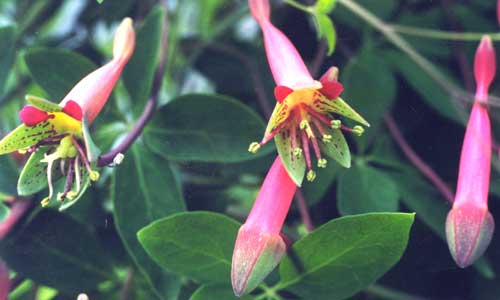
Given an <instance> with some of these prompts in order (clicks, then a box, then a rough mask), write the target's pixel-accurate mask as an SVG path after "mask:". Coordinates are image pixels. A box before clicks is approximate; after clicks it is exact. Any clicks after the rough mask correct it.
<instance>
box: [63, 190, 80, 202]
mask: <svg viewBox="0 0 500 300" xmlns="http://www.w3.org/2000/svg"><path fill="white" fill-rule="evenodd" d="M77 195H78V193H77V192H75V191H69V192H68V193H66V199H68V200H73V199H75V197H76V196H77Z"/></svg>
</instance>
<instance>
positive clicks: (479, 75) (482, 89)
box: [474, 35, 496, 101]
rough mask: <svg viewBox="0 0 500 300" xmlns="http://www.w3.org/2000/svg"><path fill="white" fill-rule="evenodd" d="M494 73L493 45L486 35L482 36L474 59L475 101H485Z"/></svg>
mask: <svg viewBox="0 0 500 300" xmlns="http://www.w3.org/2000/svg"><path fill="white" fill-rule="evenodd" d="M495 72H496V58H495V49H494V48H493V43H492V41H491V38H490V37H489V36H488V35H485V36H483V38H482V39H481V43H480V44H479V47H478V48H477V51H476V56H475V58H474V77H475V79H476V84H477V87H476V100H478V101H486V100H487V99H488V89H489V87H490V84H491V82H492V81H493V78H494V77H495Z"/></svg>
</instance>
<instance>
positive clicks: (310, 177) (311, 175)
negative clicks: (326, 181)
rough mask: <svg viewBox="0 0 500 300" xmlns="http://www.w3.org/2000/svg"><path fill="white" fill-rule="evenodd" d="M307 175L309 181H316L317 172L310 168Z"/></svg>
mask: <svg viewBox="0 0 500 300" xmlns="http://www.w3.org/2000/svg"><path fill="white" fill-rule="evenodd" d="M306 177H307V180H308V181H310V182H312V181H314V179H316V172H314V171H313V170H309V172H307V176H306Z"/></svg>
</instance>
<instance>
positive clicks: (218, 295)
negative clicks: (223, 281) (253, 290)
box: [189, 284, 254, 300]
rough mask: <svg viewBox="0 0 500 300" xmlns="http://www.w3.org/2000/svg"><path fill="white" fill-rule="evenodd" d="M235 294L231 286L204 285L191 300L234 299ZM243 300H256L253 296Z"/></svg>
mask: <svg viewBox="0 0 500 300" xmlns="http://www.w3.org/2000/svg"><path fill="white" fill-rule="evenodd" d="M234 298H235V296H234V292H233V289H232V288H231V286H230V285H216V284H214V285H202V286H201V287H200V288H198V289H197V290H196V291H195V292H194V293H193V295H191V297H190V298H189V300H215V299H218V300H219V299H220V300H226V299H228V300H229V299H234ZM238 299H241V300H250V299H254V298H253V297H252V296H243V297H241V298H238Z"/></svg>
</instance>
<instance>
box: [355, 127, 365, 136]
mask: <svg viewBox="0 0 500 300" xmlns="http://www.w3.org/2000/svg"><path fill="white" fill-rule="evenodd" d="M364 132H365V129H364V128H363V127H361V126H359V125H356V126H354V127H353V128H352V133H353V134H354V135H356V136H361V135H363V133H364Z"/></svg>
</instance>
